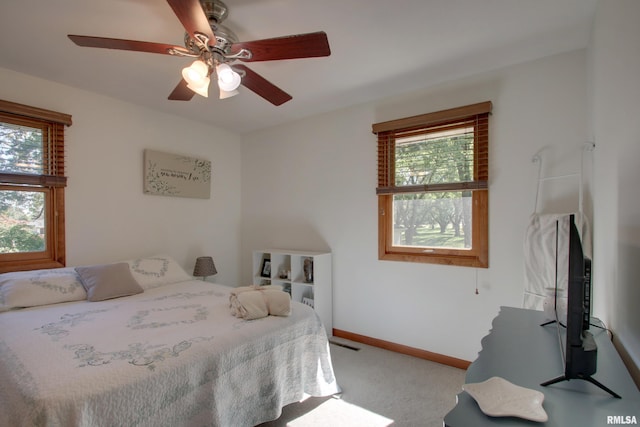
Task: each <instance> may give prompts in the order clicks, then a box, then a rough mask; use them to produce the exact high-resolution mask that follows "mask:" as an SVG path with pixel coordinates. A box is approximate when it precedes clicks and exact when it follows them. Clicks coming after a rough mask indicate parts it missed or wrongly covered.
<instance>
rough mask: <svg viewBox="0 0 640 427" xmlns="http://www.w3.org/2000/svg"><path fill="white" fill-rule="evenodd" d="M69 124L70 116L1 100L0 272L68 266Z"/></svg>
mask: <svg viewBox="0 0 640 427" xmlns="http://www.w3.org/2000/svg"><path fill="white" fill-rule="evenodd" d="M70 125H71V116H70V115H67V114H62V113H58V112H55V111H50V110H44V109H40V108H35V107H30V106H26V105H21V104H16V103H13V102H8V101H1V100H0V273H2V272H8V271H19V270H34V269H40V268H55V267H63V266H64V265H65V261H66V256H65V215H64V188H65V187H66V185H67V178H66V177H65V174H64V127H65V126H70Z"/></svg>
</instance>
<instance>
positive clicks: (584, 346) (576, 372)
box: [541, 215, 620, 398]
mask: <svg viewBox="0 0 640 427" xmlns="http://www.w3.org/2000/svg"><path fill="white" fill-rule="evenodd" d="M568 228H569V230H568V234H569V256H568V264H569V265H568V269H569V276H568V284H567V321H566V334H565V337H566V339H565V346H564V354H563V356H564V364H565V366H564V374H563V375H561V376H559V377H557V378H554V379H552V380H549V381H546V382H544V383H542V384H541V385H542V386H548V385H551V384H555V383H558V382H560V381H569V380H573V379H581V380H585V381H589V382H591V383H593V384H595V385H597V386H598V387H600V388H601V389H603V390H605V391H606V392H608V393H609V394H611V395H612V396H614V397H617V398H620V396H619V395H617V394H616V393H614V392H613V391H611V390H610V389H608V388H607V387H606V386H604V385H603V384H601V383H599V382H598V381H596V380H595V379H594V378H593V375H594V374H595V373H596V369H597V359H598V347H597V345H596V342H595V340H594V339H593V335H592V334H591V332H589V328H590V326H591V260H590V259H589V258H587V257H585V256H584V252H583V250H582V241H581V238H580V233H579V232H578V228H577V227H576V224H575V215H570V216H569V227H568ZM560 229H566V228H564V227H558V230H560ZM557 318H558V317H557V313H556V319H557ZM556 324H557V326H558V328H560V327H562V325H561V324H560V323H559V322H556Z"/></svg>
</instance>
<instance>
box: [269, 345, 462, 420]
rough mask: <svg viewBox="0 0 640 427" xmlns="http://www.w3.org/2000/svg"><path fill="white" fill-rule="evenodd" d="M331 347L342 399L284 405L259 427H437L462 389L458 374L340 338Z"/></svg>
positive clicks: (432, 364)
mask: <svg viewBox="0 0 640 427" xmlns="http://www.w3.org/2000/svg"><path fill="white" fill-rule="evenodd" d="M332 342H334V343H335V344H332V345H331V356H332V360H333V367H334V370H335V373H336V377H337V379H338V384H339V385H340V386H341V387H342V390H343V392H342V394H341V395H339V396H336V397H325V398H310V399H307V400H306V401H304V402H300V403H295V404H292V405H289V406H287V407H285V408H284V410H283V413H282V416H281V417H280V418H279V419H277V420H275V421H272V422H269V423H264V424H261V425H260V427H284V426H289V427H316V426H322V427H326V426H331V427H341V426H344V427H360V426H362V427H384V426H393V427H414V426H415V427H441V426H442V419H443V417H444V416H445V414H446V413H447V412H449V410H451V408H453V407H454V405H455V403H456V394H458V393H459V392H460V391H461V390H462V389H461V387H462V384H463V383H464V375H465V371H464V370H461V369H457V368H452V367H450V366H445V365H441V364H438V363H434V362H429V361H426V360H422V359H418V358H415V357H411V356H406V355H403V354H398V353H394V352H390V351H386V350H382V349H379V348H376V347H371V346H367V345H364V344H360V343H354V342H351V341H348V340H344V339H340V338H332ZM337 344H344V345H347V346H352V347H355V348H358V349H359V350H358V351H354V350H351V349H349V348H347V347H343V346H341V345H337Z"/></svg>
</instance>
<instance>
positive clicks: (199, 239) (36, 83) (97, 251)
mask: <svg viewBox="0 0 640 427" xmlns="http://www.w3.org/2000/svg"><path fill="white" fill-rule="evenodd" d="M0 81H2V85H0V99H4V100H7V101H12V102H18V103H21V104H27V105H32V106H35V107H40V108H46V109H50V110H55V111H59V112H62V113H67V114H71V115H72V116H73V125H72V126H71V127H69V128H67V129H66V134H65V143H66V152H67V158H66V162H67V163H66V164H67V170H66V174H67V176H68V186H67V189H66V191H65V197H66V231H67V233H66V237H67V238H66V245H67V265H71V266H73V265H82V264H91V263H102V262H111V261H117V260H123V259H128V258H133V257H137V256H143V255H153V254H156V253H167V254H169V255H171V256H173V257H174V258H175V259H176V260H177V261H178V262H179V263H180V264H181V265H182V266H183V267H184V268H185V269H186V270H187V272H189V273H191V272H192V271H193V265H194V263H195V258H196V257H197V256H201V255H211V256H213V257H214V259H215V261H216V267H217V269H218V272H219V273H218V275H217V276H215V278H211V279H210V280H213V279H215V281H217V282H220V283H229V284H235V283H237V281H238V275H239V265H238V257H239V239H240V190H241V184H240V138H239V136H238V135H235V134H232V133H229V132H226V131H223V130H220V129H217V128H213V127H210V126H206V125H203V124H200V123H196V122H191V121H188V120H185V119H182V118H178V117H173V116H168V115H166V114H162V113H158V112H154V111H152V110H149V109H145V108H140V107H137V106H134V105H131V104H127V103H123V102H120V101H117V100H115V99H112V98H107V97H103V96H98V95H95V94H92V93H89V92H84V91H80V90H77V89H74V88H70V87H67V86H62V85H59V84H56V83H52V82H49V81H46V80H41V79H37V78H33V77H30V76H27V75H24V74H19V73H15V72H12V71H9V70H5V69H0ZM145 148H152V149H157V150H163V151H167V152H172V153H178V154H184V155H188V156H194V157H201V158H204V159H208V160H211V161H212V181H213V183H212V187H211V198H210V199H208V200H201V199H187V198H172V197H161V196H151V195H145V194H143V192H142V176H143V150H144V149H145Z"/></svg>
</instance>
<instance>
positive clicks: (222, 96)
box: [220, 89, 240, 99]
mask: <svg viewBox="0 0 640 427" xmlns="http://www.w3.org/2000/svg"><path fill="white" fill-rule="evenodd" d="M239 93H240V92H238V91H237V90H231V91H227V90H223V89H220V99H227V98H231V97H232V96H236V95H237V94H239Z"/></svg>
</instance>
